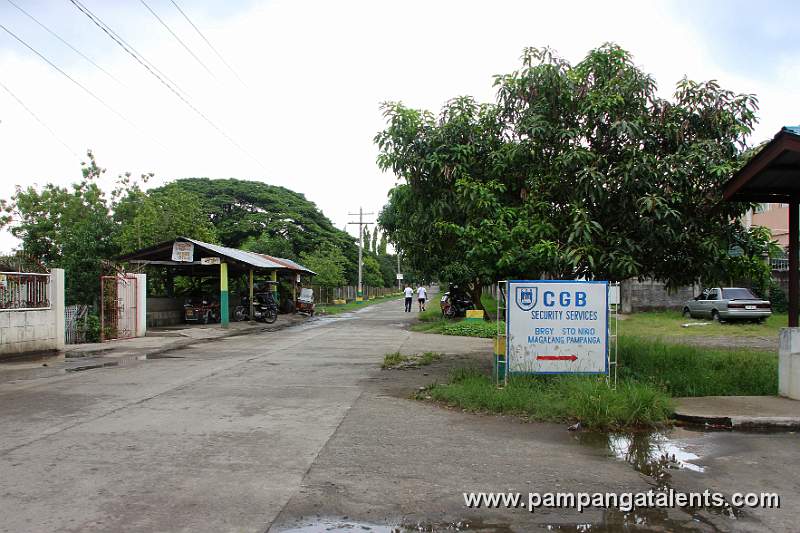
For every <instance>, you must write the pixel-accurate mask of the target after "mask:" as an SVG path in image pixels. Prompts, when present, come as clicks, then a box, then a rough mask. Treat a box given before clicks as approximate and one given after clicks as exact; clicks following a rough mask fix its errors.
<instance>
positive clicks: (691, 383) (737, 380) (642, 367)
mask: <svg viewBox="0 0 800 533" xmlns="http://www.w3.org/2000/svg"><path fill="white" fill-rule="evenodd" d="M618 357H619V374H618V377H619V378H620V379H623V380H635V381H637V382H639V383H647V384H650V385H654V386H657V387H659V388H661V389H663V390H665V391H666V392H668V393H669V394H670V395H671V396H674V397H681V396H761V395H775V394H777V393H778V356H777V354H776V353H774V352H769V351H763V350H752V349H744V348H739V349H737V348H707V347H695V346H690V345H682V344H666V343H663V342H660V341H658V340H653V339H643V338H636V337H621V338H620V344H619V352H618Z"/></svg>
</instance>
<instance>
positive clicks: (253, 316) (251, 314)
mask: <svg viewBox="0 0 800 533" xmlns="http://www.w3.org/2000/svg"><path fill="white" fill-rule="evenodd" d="M249 281H250V282H249V284H248V291H249V292H248V296H249V300H248V301H249V302H250V309H248V313H249V314H248V316H249V317H250V323H251V324H255V323H256V314H255V306H256V304H255V302H253V296H254V294H253V269H252V268H251V269H250V280H249Z"/></svg>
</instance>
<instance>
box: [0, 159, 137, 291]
mask: <svg viewBox="0 0 800 533" xmlns="http://www.w3.org/2000/svg"><path fill="white" fill-rule="evenodd" d="M104 173H105V169H102V168H100V167H99V166H98V165H97V163H96V161H95V158H94V156H93V154H92V153H91V152H89V153H88V159H87V162H86V163H83V165H82V179H81V180H80V181H78V182H77V183H74V184H73V185H71V186H69V187H62V186H59V185H54V184H52V183H48V184H47V185H45V186H44V187H42V188H41V189H39V188H36V187H27V188H25V189H23V188H21V187H17V190H16V193H15V194H14V195H13V196H12V197H11V198H10V200H3V201H2V208H3V211H4V215H3V217H2V219H1V220H0V226H8V227H9V229H10V231H11V234H12V235H14V236H15V237H17V238H19V239H20V240H21V241H22V249H21V252H22V253H23V254H24V255H26V256H28V257H31V258H34V259H35V260H36V261H38V262H40V263H42V264H43V265H45V266H47V267H48V268H63V269H64V270H65V285H66V286H65V299H66V301H67V303H68V304H74V303H81V304H93V303H96V302H97V300H98V296H99V291H100V274H101V273H102V262H103V260H104V259H110V258H111V257H113V256H114V255H115V254H116V253H117V251H118V248H117V246H116V244H115V242H114V231H115V227H114V224H113V221H112V219H111V216H110V213H111V205H112V199H111V198H110V197H109V196H108V195H106V194H105V193H104V192H103V190H102V189H101V188H100V186H99V184H98V182H99V180H100V179H101V177H102V176H103V174H104ZM126 179H127V178H125V177H123V178H122V179H121V180H120V181H118V184H119V183H121V184H122V188H119V187H118V188H117V189H115V191H114V193H113V194H112V196H113V197H118V196H120V195H121V194H122V192H121V191H122V189H123V188H125V186H126V185H128V183H127V182H125V180H126Z"/></svg>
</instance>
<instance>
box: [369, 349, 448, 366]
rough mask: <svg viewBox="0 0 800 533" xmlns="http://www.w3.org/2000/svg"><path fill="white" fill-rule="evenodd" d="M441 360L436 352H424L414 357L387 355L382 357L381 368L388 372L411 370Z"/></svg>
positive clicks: (396, 353)
mask: <svg viewBox="0 0 800 533" xmlns="http://www.w3.org/2000/svg"><path fill="white" fill-rule="evenodd" d="M441 358H442V354H440V353H438V352H425V353H422V354H416V355H403V354H401V353H400V352H394V353H387V354H386V355H384V356H383V364H381V368H382V369H384V370H388V369H391V368H412V367H420V366H428V365H430V364H432V363H434V362H436V361H438V360H439V359H441Z"/></svg>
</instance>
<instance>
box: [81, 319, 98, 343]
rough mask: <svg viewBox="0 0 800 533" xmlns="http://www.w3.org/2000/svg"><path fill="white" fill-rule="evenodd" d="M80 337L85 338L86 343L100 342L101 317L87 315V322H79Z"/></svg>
mask: <svg viewBox="0 0 800 533" xmlns="http://www.w3.org/2000/svg"><path fill="white" fill-rule="evenodd" d="M77 327H78V335H79V336H83V338H84V339H85V342H100V317H99V316H97V315H87V316H86V321H85V322H84V321H83V320H80V321H78V324H77Z"/></svg>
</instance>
